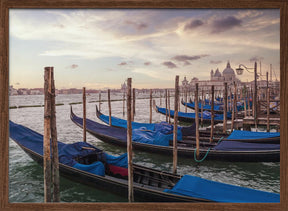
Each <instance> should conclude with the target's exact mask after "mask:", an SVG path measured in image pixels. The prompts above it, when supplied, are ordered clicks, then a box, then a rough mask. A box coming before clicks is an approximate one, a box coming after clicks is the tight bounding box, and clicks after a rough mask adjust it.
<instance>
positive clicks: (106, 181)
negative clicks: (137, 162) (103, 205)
mask: <svg viewBox="0 0 288 211" xmlns="http://www.w3.org/2000/svg"><path fill="white" fill-rule="evenodd" d="M16 143H17V142H16ZM17 144H18V143H17ZM18 145H19V146H20V147H21V148H22V149H23V150H24V151H25V152H26V153H27V154H28V155H29V156H30V157H31V158H32V159H33V160H34V161H36V162H37V163H38V164H39V165H41V166H43V156H42V155H39V154H38V153H35V152H34V151H32V150H30V149H28V148H26V147H24V146H22V145H20V144H18ZM59 172H60V175H61V176H63V177H65V178H67V179H70V180H72V181H74V182H79V183H81V184H84V185H88V186H89V187H93V188H97V189H101V190H103V191H109V192H112V193H115V194H118V195H121V196H125V195H127V196H128V183H127V180H125V181H123V180H120V179H117V178H116V179H113V178H112V177H109V178H106V177H102V176H98V175H95V174H91V173H88V172H85V171H81V170H78V169H75V168H73V167H70V166H67V165H64V164H61V163H59ZM133 191H134V198H135V200H136V201H143V202H211V201H208V200H205V199H195V198H192V197H186V196H180V195H175V194H169V193H164V192H160V191H151V190H150V189H149V188H146V187H141V186H140V185H137V184H135V185H134V188H133Z"/></svg>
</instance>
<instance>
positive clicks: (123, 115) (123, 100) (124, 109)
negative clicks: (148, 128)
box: [122, 90, 125, 116]
mask: <svg viewBox="0 0 288 211" xmlns="http://www.w3.org/2000/svg"><path fill="white" fill-rule="evenodd" d="M122 113H123V116H125V90H124V92H123V112H122Z"/></svg>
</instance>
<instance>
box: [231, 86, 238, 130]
mask: <svg viewBox="0 0 288 211" xmlns="http://www.w3.org/2000/svg"><path fill="white" fill-rule="evenodd" d="M236 98H237V97H236V83H235V81H234V97H233V105H232V119H231V132H232V131H233V130H234V119H235V112H236V111H235V109H237V106H236Z"/></svg>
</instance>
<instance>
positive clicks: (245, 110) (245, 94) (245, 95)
mask: <svg viewBox="0 0 288 211" xmlns="http://www.w3.org/2000/svg"><path fill="white" fill-rule="evenodd" d="M243 92H244V93H243V94H244V117H246V116H247V108H246V107H247V103H246V101H247V92H246V86H244V90H243Z"/></svg>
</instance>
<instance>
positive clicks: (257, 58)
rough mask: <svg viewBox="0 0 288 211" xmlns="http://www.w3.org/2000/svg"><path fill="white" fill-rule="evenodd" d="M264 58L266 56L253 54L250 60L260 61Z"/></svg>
mask: <svg viewBox="0 0 288 211" xmlns="http://www.w3.org/2000/svg"><path fill="white" fill-rule="evenodd" d="M263 59H264V57H262V56H253V57H251V58H250V59H249V60H250V62H256V61H260V60H263Z"/></svg>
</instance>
